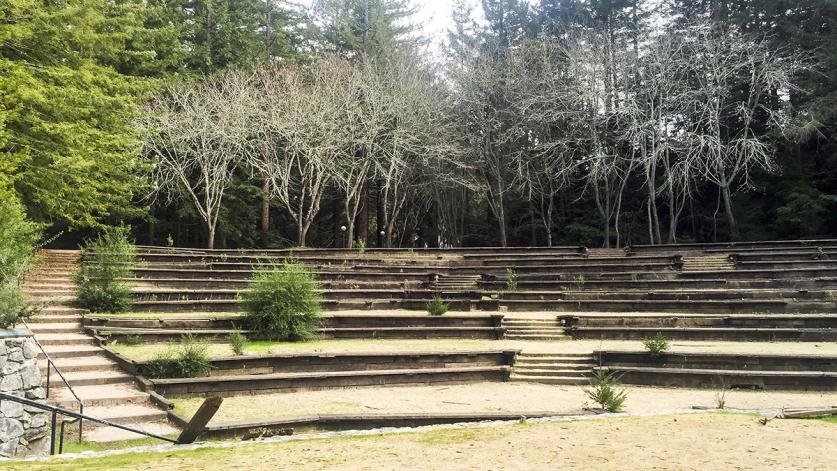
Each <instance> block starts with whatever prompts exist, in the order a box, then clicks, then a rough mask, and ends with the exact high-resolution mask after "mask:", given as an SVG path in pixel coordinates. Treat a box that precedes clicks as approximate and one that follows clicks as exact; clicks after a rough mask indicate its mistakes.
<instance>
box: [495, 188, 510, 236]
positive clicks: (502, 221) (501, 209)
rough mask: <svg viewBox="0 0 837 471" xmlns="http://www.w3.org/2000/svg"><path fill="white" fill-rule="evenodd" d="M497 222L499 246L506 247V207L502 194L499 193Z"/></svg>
mask: <svg viewBox="0 0 837 471" xmlns="http://www.w3.org/2000/svg"><path fill="white" fill-rule="evenodd" d="M497 213H498V214H497V222H498V223H499V225H500V246H501V247H508V243H509V242H508V237H507V236H506V208H505V204H504V202H503V194H502V193H501V194H500V201H499V205H498V207H497Z"/></svg>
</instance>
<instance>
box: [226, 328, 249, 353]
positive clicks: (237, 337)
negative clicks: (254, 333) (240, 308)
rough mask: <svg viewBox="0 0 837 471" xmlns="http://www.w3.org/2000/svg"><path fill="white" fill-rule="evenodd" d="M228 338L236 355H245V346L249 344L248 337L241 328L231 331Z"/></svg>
mask: <svg viewBox="0 0 837 471" xmlns="http://www.w3.org/2000/svg"><path fill="white" fill-rule="evenodd" d="M228 340H229V342H230V348H231V349H232V351H233V353H234V354H235V355H244V346H245V345H246V344H247V337H245V336H244V334H242V333H241V331H240V330H238V329H235V330H233V331H232V332H230V336H229V339H228Z"/></svg>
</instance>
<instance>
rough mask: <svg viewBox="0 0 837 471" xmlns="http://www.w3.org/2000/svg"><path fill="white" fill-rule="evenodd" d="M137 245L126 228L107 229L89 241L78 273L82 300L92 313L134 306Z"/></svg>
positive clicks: (78, 289)
mask: <svg viewBox="0 0 837 471" xmlns="http://www.w3.org/2000/svg"><path fill="white" fill-rule="evenodd" d="M135 252H136V250H135V248H134V245H133V244H132V243H131V241H130V240H129V239H128V228H127V227H114V228H109V229H106V230H104V231H103V232H102V233H101V234H100V235H99V236H98V237H96V238H95V239H93V240H88V241H87V243H86V246H85V248H84V250H82V259H81V266H80V268H79V270H78V272H77V273H76V274H75V277H74V278H75V282H76V285H77V288H76V290H77V297H78V300H79V303H81V305H82V306H83V307H85V308H87V309H89V310H90V311H92V312H124V311H127V310H128V309H130V308H131V304H132V300H131V288H130V286H128V284H127V283H126V282H125V279H127V278H130V277H131V273H132V267H133V264H134V255H135Z"/></svg>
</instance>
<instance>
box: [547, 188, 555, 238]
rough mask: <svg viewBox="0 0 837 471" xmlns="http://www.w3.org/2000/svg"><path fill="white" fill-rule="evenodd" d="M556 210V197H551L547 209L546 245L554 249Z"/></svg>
mask: <svg viewBox="0 0 837 471" xmlns="http://www.w3.org/2000/svg"><path fill="white" fill-rule="evenodd" d="M554 208H555V201H554V197H553V196H552V195H550V197H549V204H548V205H547V207H546V224H545V226H546V245H547V247H552V212H553V209H554Z"/></svg>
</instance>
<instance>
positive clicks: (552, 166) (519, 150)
mask: <svg viewBox="0 0 837 471" xmlns="http://www.w3.org/2000/svg"><path fill="white" fill-rule="evenodd" d="M510 62H511V64H510V65H511V68H512V72H511V74H512V75H513V76H515V77H516V79H515V80H514V81H513V82H511V83H512V84H513V85H514V87H513V88H511V90H510V97H511V104H512V113H514V114H515V116H516V117H515V118H514V119H513V120H511V127H510V128H509V130H508V132H510V133H513V134H516V137H513V138H511V139H510V140H516V141H517V142H519V143H520V144H521V145H519V146H517V147H516V149H515V150H514V152H512V154H511V155H512V170H513V172H514V178H515V184H516V186H517V187H518V188H519V190H520V192H521V193H522V194H523V195H525V196H527V198H528V199H529V201H530V202H534V201H537V204H538V209H539V212H540V214H541V218H540V219H541V222H542V224H543V227H544V230H545V232H546V236H547V245H549V246H550V247H551V246H552V242H553V221H554V218H553V213H554V210H555V200H556V198H557V196H558V194H559V193H560V192H561V191H562V190H563V189H564V188H565V187H566V186H567V185H568V184H569V183H570V182H571V181H572V177H573V174H574V169H575V161H576V159H577V158H578V155H579V153H580V152H579V151H580V148H579V146H578V140H579V130H578V124H579V122H580V121H581V120H582V119H583V118H585V116H583V113H581V111H580V110H579V109H578V107H576V106H575V105H576V104H577V103H575V102H574V99H575V96H574V94H573V93H572V92H573V88H572V87H571V86H569V84H570V83H571V82H572V81H573V80H574V78H573V77H571V76H570V74H569V68H568V67H567V62H566V58H565V56H564V54H563V50H562V49H561V47H560V46H559V45H558V44H557V43H555V42H553V41H551V40H538V41H535V42H532V43H530V44H527V45H526V46H525V47H524V48H522V50H521V51H519V52H518V53H517V54H515V56H513V57H512V58H511V60H510Z"/></svg>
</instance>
